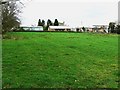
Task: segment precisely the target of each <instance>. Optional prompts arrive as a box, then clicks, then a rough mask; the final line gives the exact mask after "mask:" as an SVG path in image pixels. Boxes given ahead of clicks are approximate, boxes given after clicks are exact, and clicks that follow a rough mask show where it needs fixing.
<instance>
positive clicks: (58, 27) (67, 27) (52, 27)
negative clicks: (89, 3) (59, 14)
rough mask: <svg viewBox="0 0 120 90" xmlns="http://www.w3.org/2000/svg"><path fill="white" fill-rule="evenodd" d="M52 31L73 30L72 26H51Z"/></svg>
mask: <svg viewBox="0 0 120 90" xmlns="http://www.w3.org/2000/svg"><path fill="white" fill-rule="evenodd" d="M49 28H51V29H72V28H73V27H70V26H49Z"/></svg>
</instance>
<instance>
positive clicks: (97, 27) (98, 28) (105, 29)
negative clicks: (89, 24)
mask: <svg viewBox="0 0 120 90" xmlns="http://www.w3.org/2000/svg"><path fill="white" fill-rule="evenodd" d="M92 30H93V32H101V33H104V32H105V33H108V25H93V28H92Z"/></svg>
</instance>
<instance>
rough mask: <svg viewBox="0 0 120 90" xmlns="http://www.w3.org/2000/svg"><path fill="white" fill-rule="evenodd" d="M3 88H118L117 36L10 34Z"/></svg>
mask: <svg viewBox="0 0 120 90" xmlns="http://www.w3.org/2000/svg"><path fill="white" fill-rule="evenodd" d="M6 37H7V38H6V39H3V45H2V55H3V56H2V69H3V83H2V85H3V88H40V87H41V88H71V87H72V88H117V87H118V35H115V34H91V33H64V32H14V33H8V34H7V36H6Z"/></svg>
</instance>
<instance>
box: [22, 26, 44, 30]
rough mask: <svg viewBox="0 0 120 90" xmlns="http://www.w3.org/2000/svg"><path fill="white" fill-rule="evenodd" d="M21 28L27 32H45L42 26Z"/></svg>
mask: <svg viewBox="0 0 120 90" xmlns="http://www.w3.org/2000/svg"><path fill="white" fill-rule="evenodd" d="M20 28H22V29H24V30H25V31H43V27H42V26H32V27H29V26H21V27H20Z"/></svg>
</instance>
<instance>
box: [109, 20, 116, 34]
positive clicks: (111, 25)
mask: <svg viewBox="0 0 120 90" xmlns="http://www.w3.org/2000/svg"><path fill="white" fill-rule="evenodd" d="M108 30H109V33H115V23H114V22H110V23H109V28H108Z"/></svg>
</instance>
